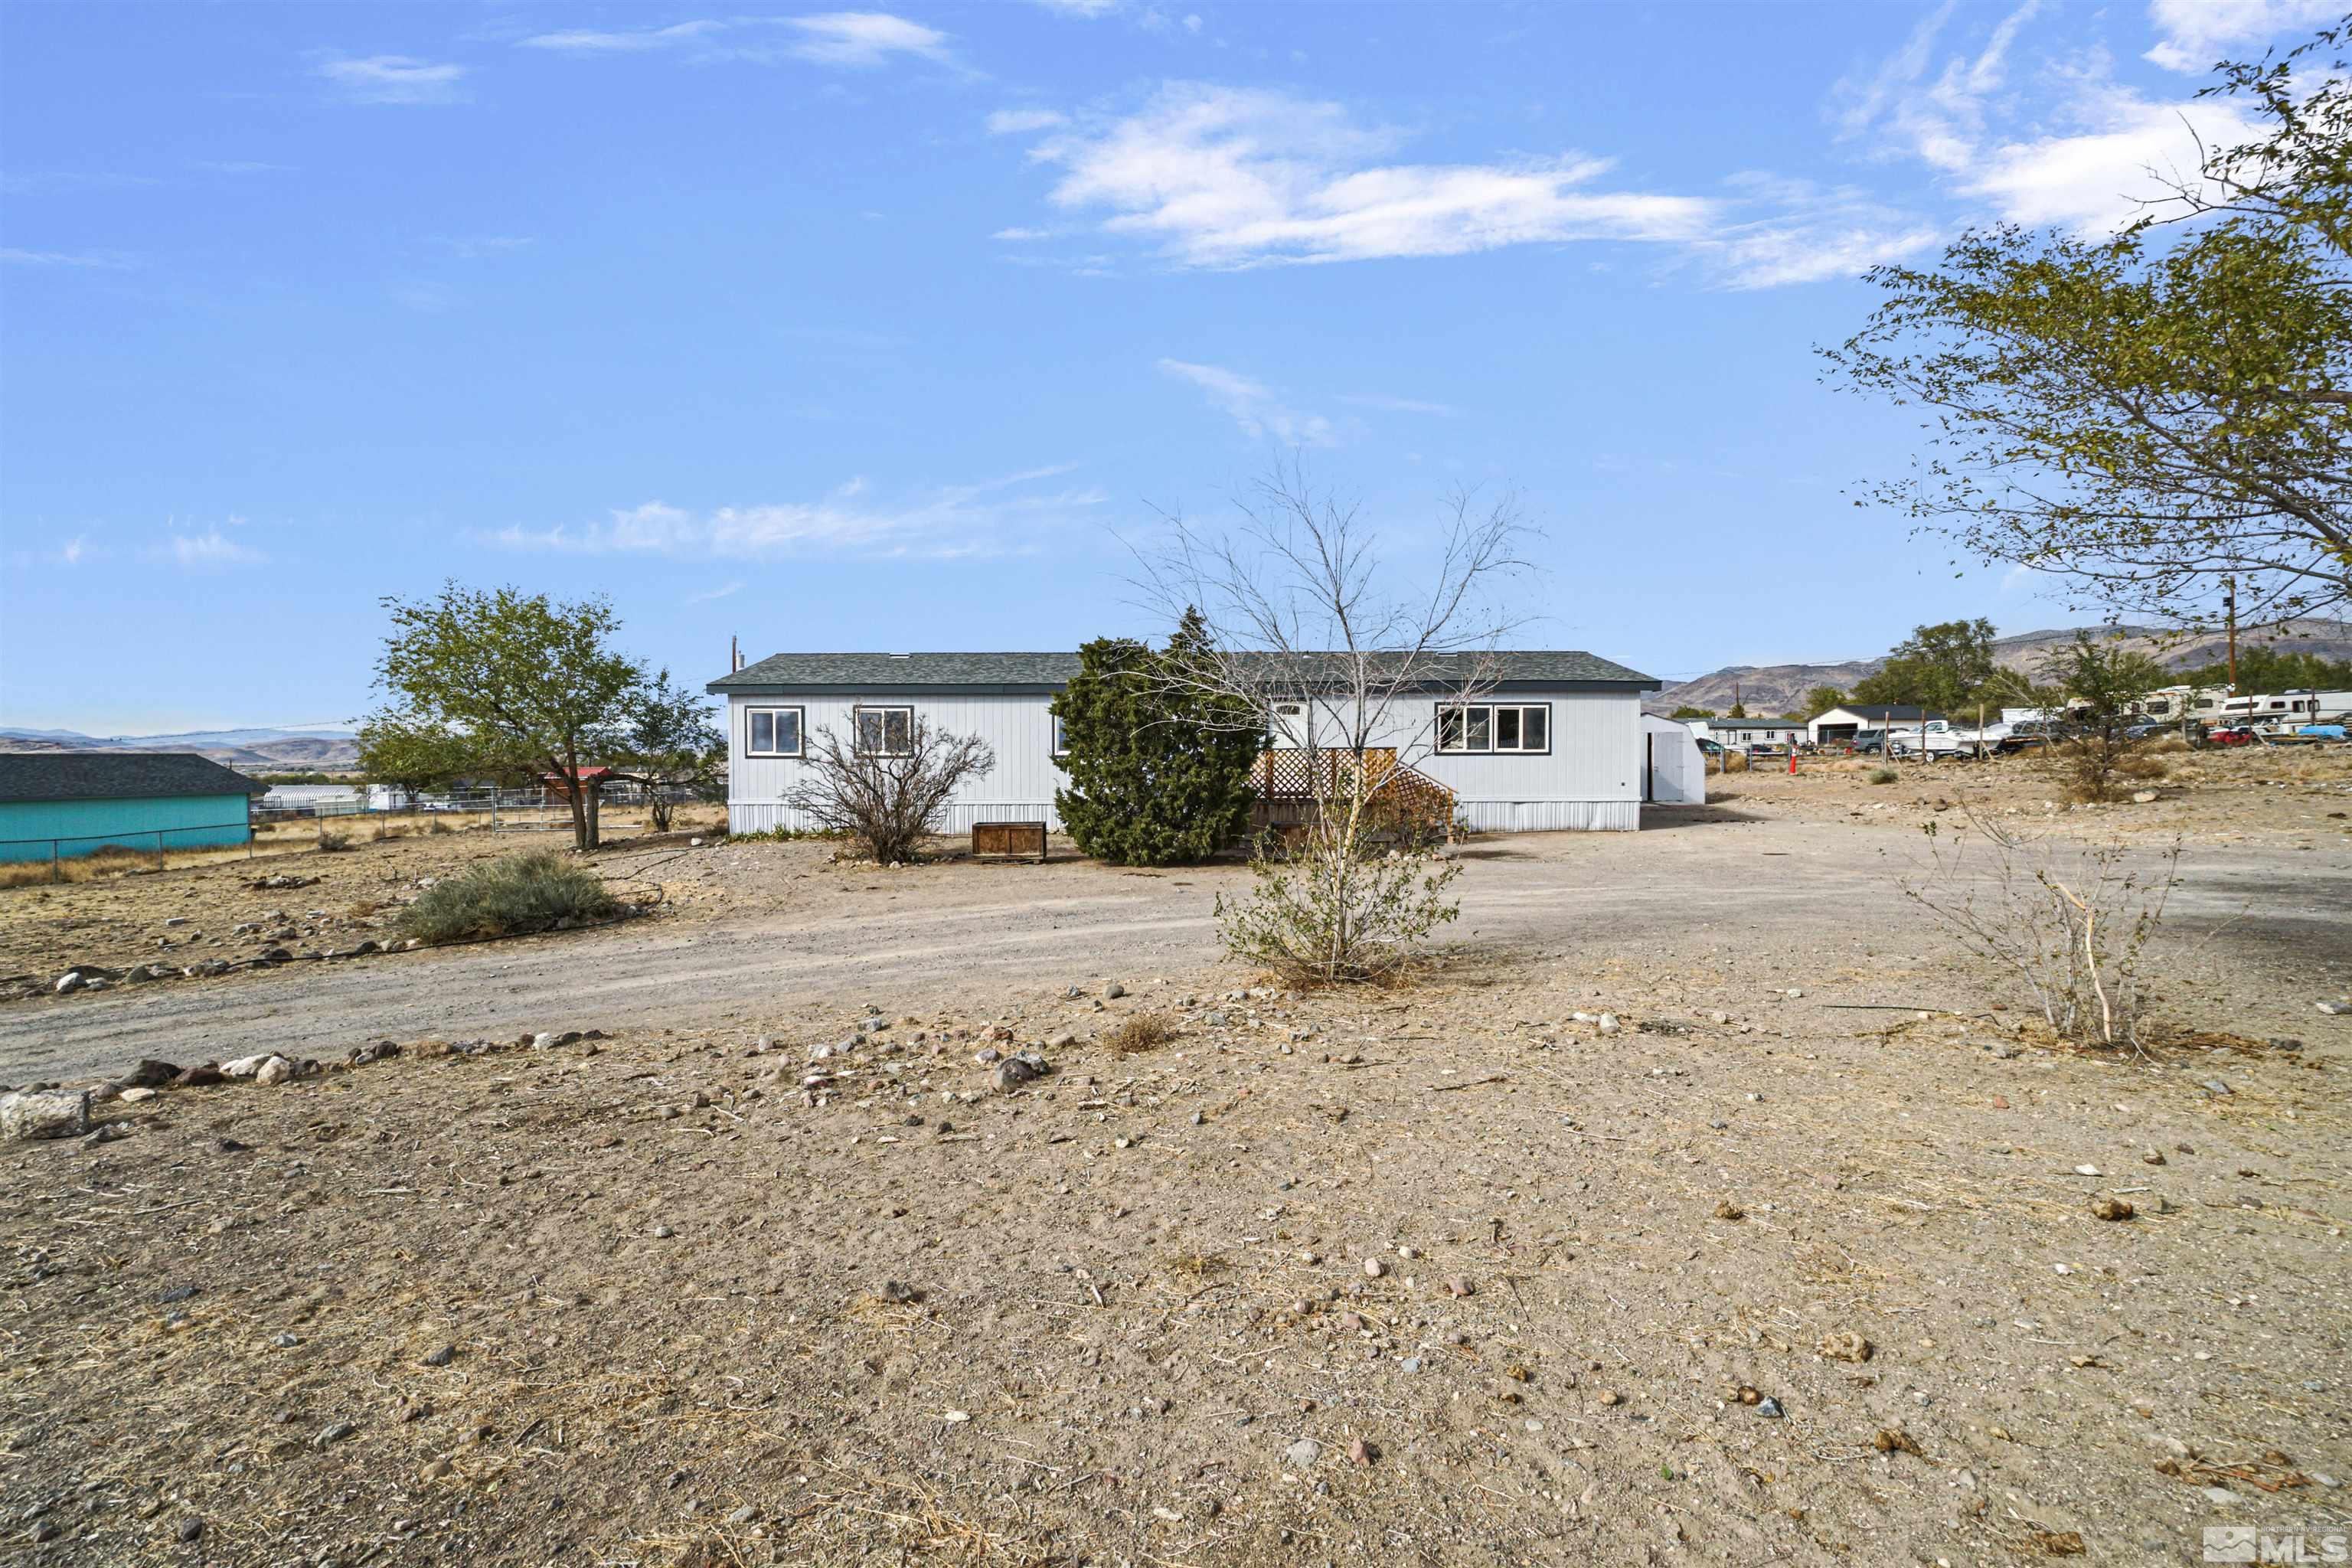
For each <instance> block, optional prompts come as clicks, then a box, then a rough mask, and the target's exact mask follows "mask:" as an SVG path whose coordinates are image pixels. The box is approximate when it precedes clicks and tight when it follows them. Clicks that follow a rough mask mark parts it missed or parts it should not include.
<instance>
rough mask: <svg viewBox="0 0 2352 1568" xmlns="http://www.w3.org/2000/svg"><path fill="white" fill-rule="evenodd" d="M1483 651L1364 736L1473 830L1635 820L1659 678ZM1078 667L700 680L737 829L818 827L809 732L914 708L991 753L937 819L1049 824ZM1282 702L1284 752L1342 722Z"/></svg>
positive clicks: (876, 744)
mask: <svg viewBox="0 0 2352 1568" xmlns="http://www.w3.org/2000/svg"><path fill="white" fill-rule="evenodd" d="M1482 664H1483V665H1484V666H1485V667H1486V678H1485V679H1481V680H1480V681H1479V682H1478V686H1477V691H1476V695H1475V699H1474V700H1469V701H1465V700H1463V698H1462V695H1461V691H1460V688H1459V686H1458V685H1457V686H1456V687H1455V688H1454V689H1453V690H1452V691H1451V692H1449V690H1448V689H1447V688H1446V686H1445V684H1444V682H1443V681H1442V680H1433V681H1431V682H1429V683H1428V684H1427V685H1426V686H1425V687H1423V688H1421V689H1416V690H1414V691H1412V692H1410V693H1407V694H1403V695H1401V696H1399V697H1397V698H1396V699H1394V700H1391V702H1390V703H1389V704H1388V705H1387V707H1386V710H1385V711H1383V712H1382V713H1381V715H1380V722H1379V724H1378V725H1377V726H1376V733H1374V734H1373V735H1372V736H1370V740H1369V743H1370V745H1371V746H1372V747H1375V748H1380V749H1387V750H1391V751H1392V752H1394V754H1395V760H1396V761H1398V762H1400V763H1402V764H1404V765H1405V766H1407V767H1410V768H1412V770H1414V771H1416V772H1418V773H1421V774H1423V776H1424V777H1425V778H1426V779H1428V780H1430V781H1432V782H1433V783H1434V784H1437V785H1438V786H1440V787H1441V788H1443V789H1444V790H1445V791H1447V792H1450V793H1451V794H1452V795H1453V796H1454V815H1455V816H1456V817H1457V819H1459V820H1461V821H1463V822H1465V823H1466V824H1468V826H1471V827H1472V828H1474V829H1478V830H1482V831H1511V830H1540V829H1580V830H1586V831H1604V832H1622V831H1630V830H1632V829H1634V828H1637V827H1639V826H1641V815H1642V800H1643V794H1644V791H1645V789H1646V788H1647V786H1648V783H1649V781H1648V778H1647V776H1646V770H1645V764H1646V760H1647V755H1648V746H1647V742H1646V741H1645V738H1644V734H1643V726H1642V694H1643V692H1646V691H1655V690H1657V689H1658V688H1659V685H1660V684H1661V683H1660V682H1659V681H1657V680H1655V679H1653V678H1651V677H1649V676H1646V675H1643V674H1642V673H1641V672H1640V671H1638V670H1633V669H1628V668H1625V667H1624V666H1623V665H1622V664H1613V663H1612V662H1610V661H1609V660H1608V659H1605V658H1596V657H1595V656H1593V655H1591V654H1589V653H1576V652H1564V651H1559V652H1544V651H1530V652H1510V653H1502V654H1497V655H1494V656H1492V658H1491V659H1489V660H1482ZM1077 672H1078V656H1077V655H1076V653H901V654H887V653H780V654H776V655H773V656H772V657H770V658H763V659H761V660H760V661H759V662H758V663H756V664H751V665H748V666H746V667H745V668H741V669H739V670H737V671H735V672H734V673H733V674H731V675H727V676H722V677H721V678H719V679H717V680H714V681H711V682H710V683H709V687H708V689H709V691H710V692H711V693H712V694H714V695H716V696H721V697H724V698H726V699H727V735H728V765H727V820H728V828H729V831H730V832H734V833H758V832H764V831H768V830H771V829H774V828H785V829H796V828H805V827H808V826H812V824H811V823H810V822H809V820H808V818H807V817H806V816H805V814H803V813H802V812H800V811H798V810H796V809H794V807H793V805H792V804H791V803H792V796H793V792H794V790H795V789H796V788H797V787H798V786H799V784H800V783H801V782H802V778H803V770H804V769H805V767H806V762H805V759H806V757H807V755H808V752H809V748H810V745H811V742H812V741H813V740H814V737H815V736H816V735H818V734H819V733H820V732H823V731H830V732H831V733H833V734H834V735H835V736H837V737H839V738H840V739H842V740H843V741H845V742H849V743H850V744H852V745H853V746H855V747H857V748H859V749H863V750H870V751H874V752H878V753H880V754H883V755H888V754H890V753H891V752H893V751H895V750H898V749H900V748H903V747H904V746H906V744H907V743H908V737H909V736H910V734H911V733H912V729H913V725H914V723H915V721H916V720H917V719H918V718H920V720H921V721H922V722H923V723H924V724H925V725H927V726H929V728H931V729H933V730H936V731H946V732H949V733H951V734H956V735H977V736H979V737H980V738H981V739H982V740H983V741H985V742H988V745H989V748H990V750H991V751H992V752H994V754H995V759H996V763H995V766H994V767H992V768H991V769H990V770H989V772H988V773H986V774H985V775H983V776H982V777H980V778H978V779H976V780H973V781H971V782H970V783H968V784H965V785H964V786H963V788H962V789H961V791H960V792H959V793H958V795H957V796H956V797H955V798H954V799H953V800H951V801H950V803H949V804H948V807H947V810H946V811H945V813H944V814H943V816H944V821H943V826H944V827H945V828H946V830H947V831H949V832H951V833H961V832H965V831H968V830H970V828H971V826H972V825H973V824H974V823H976V822H1043V823H1045V824H1047V825H1049V826H1054V827H1059V826H1060V825H1061V819H1060V817H1059V816H1058V814H1057V813H1056V812H1055V808H1054V796H1055V793H1056V792H1058V791H1059V790H1061V789H1062V788H1063V787H1064V786H1065V784H1066V783H1067V775H1066V774H1065V773H1064V772H1063V771H1062V766H1061V761H1060V759H1061V758H1062V756H1063V755H1064V754H1065V752H1064V748H1063V744H1062V737H1061V734H1060V726H1059V725H1058V724H1057V723H1056V722H1055V719H1054V716H1053V713H1052V711H1051V710H1050V709H1049V708H1048V707H1047V704H1049V703H1050V702H1051V701H1052V700H1053V699H1054V697H1055V694H1056V693H1057V692H1059V691H1060V690H1061V689H1063V688H1064V687H1065V686H1066V685H1067V684H1068V683H1069V681H1070V679H1071V678H1072V677H1073V676H1075V675H1076V674H1077ZM1302 706H1303V705H1302ZM1320 706H1321V705H1320V704H1318V708H1319V707H1320ZM1275 707H1276V710H1275V711H1270V712H1269V714H1268V716H1267V722H1268V729H1269V734H1270V736H1271V739H1270V740H1269V742H1268V749H1269V751H1270V752H1273V753H1275V755H1276V758H1277V759H1278V758H1279V756H1280V754H1281V753H1282V752H1286V751H1297V750H1298V749H1300V746H1301V742H1303V741H1304V740H1306V739H1307V726H1308V725H1309V724H1312V725H1313V726H1314V732H1313V740H1314V742H1315V743H1317V744H1320V745H1328V744H1329V743H1330V740H1331V737H1332V733H1333V731H1335V730H1336V729H1337V726H1336V725H1335V724H1333V723H1331V721H1330V720H1329V719H1328V716H1323V715H1311V714H1305V713H1297V712H1290V711H1286V710H1282V705H1281V704H1276V705H1275ZM1277 772H1279V770H1278V769H1270V770H1269V773H1277Z"/></svg>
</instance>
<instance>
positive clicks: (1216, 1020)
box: [1201, 1002, 2327, 1029]
mask: <svg viewBox="0 0 2352 1568" xmlns="http://www.w3.org/2000/svg"><path fill="white" fill-rule="evenodd" d="M2320 1005H2321V1006H2323V1007H2325V1006H2326V1005H2327V1004H2326V1003H2325V1002H2323V1003H2321V1004H2320ZM1201 1022H1202V1023H1203V1024H1205V1025H1207V1026H1209V1027H1210V1028H1212V1029H1222V1028H1223V1027H1224V1026H1225V1016H1224V1015H1223V1013H1216V1012H1211V1013H1203V1014H1202V1015H1201Z"/></svg>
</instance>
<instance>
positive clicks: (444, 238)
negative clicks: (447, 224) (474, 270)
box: [432, 234, 531, 261]
mask: <svg viewBox="0 0 2352 1568" xmlns="http://www.w3.org/2000/svg"><path fill="white" fill-rule="evenodd" d="M432 243H433V244H434V245H435V246H436V247H439V248H441V249H443V250H446V251H447V252H448V253H449V254H450V255H452V256H454V257H457V258H458V259H460V260H462V261H479V260H480V259H482V258H484V257H488V256H505V255H508V254H509V253H511V252H513V251H517V250H520V249H522V248H523V247H525V246H527V245H529V244H530V243H531V241H530V236H529V235H514V234H470V235H436V236H434V237H433V241H432Z"/></svg>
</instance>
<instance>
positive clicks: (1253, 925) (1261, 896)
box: [1216, 822, 1462, 984]
mask: <svg viewBox="0 0 2352 1568" xmlns="http://www.w3.org/2000/svg"><path fill="white" fill-rule="evenodd" d="M1250 869H1251V870H1252V871H1253V872H1254V873H1255V877H1256V881H1255V885H1254V887H1253V888H1252V889H1251V891H1250V893H1249V894H1248V896H1247V897H1245V898H1236V899H1233V900H1227V899H1226V897H1225V896H1224V895H1223V894H1222V893H1220V894H1218V895H1217V906H1216V914H1217V932H1218V935H1219V936H1220V937H1221V938H1222V939H1223V942H1224V947H1225V951H1226V952H1229V953H1231V954H1232V955H1233V956H1234V957H1235V958H1239V959H1242V960H1244V961H1245V962H1248V963H1256V964H1262V965H1264V966H1265V967H1266V968H1268V969H1271V970H1273V971H1275V972H1276V973H1278V974H1280V975H1281V976H1282V977H1283V978H1284V979H1285V980H1286V981H1289V982H1291V983H1293V984H1331V983H1333V982H1338V981H1350V980H1380V979H1383V978H1385V977H1387V976H1389V975H1391V974H1393V973H1396V972H1397V971H1399V970H1401V969H1402V968H1403V967H1404V966H1405V965H1406V964H1407V963H1411V962H1412V958H1413V956H1414V954H1415V953H1416V952H1419V951H1420V950H1421V947H1422V945H1423V943H1424V942H1427V941H1428V939H1429V935H1430V933H1431V932H1432V931H1435V930H1436V929H1437V928H1438V927H1439V926H1441V925H1443V924H1444V923H1445V922H1446V921H1451V920H1453V919H1454V918H1455V917H1456V916H1458V915H1459V914H1460V913H1461V912H1462V909H1461V906H1460V905H1459V904H1456V903H1454V901H1452V900H1449V899H1447V898H1446V897H1445V889H1446V886H1447V884H1449V883H1451V882H1452V881H1453V880H1454V878H1456V877H1458V876H1460V875H1461V874H1462V867H1461V864H1460V863H1459V862H1458V861H1454V860H1448V859H1444V858H1441V857H1440V856H1438V855H1436V854H1434V853H1433V852H1432V851H1430V850H1428V849H1426V848H1423V847H1414V846H1405V847H1398V848H1393V849H1388V850H1385V851H1383V850H1380V849H1378V848H1375V847H1371V846H1370V844H1369V843H1368V841H1367V840H1365V839H1364V838H1362V837H1360V836H1357V835H1353V834H1349V833H1346V832H1343V831H1341V830H1340V829H1339V827H1338V826H1332V825H1329V824H1328V823H1325V822H1317V823H1313V824H1310V825H1309V826H1307V829H1306V831H1305V832H1304V833H1302V834H1300V835H1299V836H1298V837H1297V838H1296V839H1295V840H1294V841H1293V842H1292V843H1291V845H1290V847H1289V850H1288V852H1287V853H1286V854H1283V853H1277V852H1276V851H1275V850H1274V849H1273V847H1271V846H1268V847H1265V848H1262V849H1261V851H1260V853H1259V854H1258V855H1257V856H1256V857H1255V858H1254V859H1253V860H1252V861H1251V862H1250Z"/></svg>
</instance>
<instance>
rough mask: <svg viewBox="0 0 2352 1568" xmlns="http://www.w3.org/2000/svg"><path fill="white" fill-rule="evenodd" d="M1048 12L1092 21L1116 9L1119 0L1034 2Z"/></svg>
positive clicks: (1045, 0)
mask: <svg viewBox="0 0 2352 1568" xmlns="http://www.w3.org/2000/svg"><path fill="white" fill-rule="evenodd" d="M1036 4H1038V5H1043V6H1044V7H1045V9H1046V10H1048V11H1059V12H1060V13H1061V14H1062V15H1063V16H1079V17H1083V18H1085V19H1086V20H1087V21H1092V20H1093V19H1094V18H1096V17H1097V16H1108V15H1109V14H1110V13H1111V12H1113V11H1116V10H1118V4H1119V0H1036Z"/></svg>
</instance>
